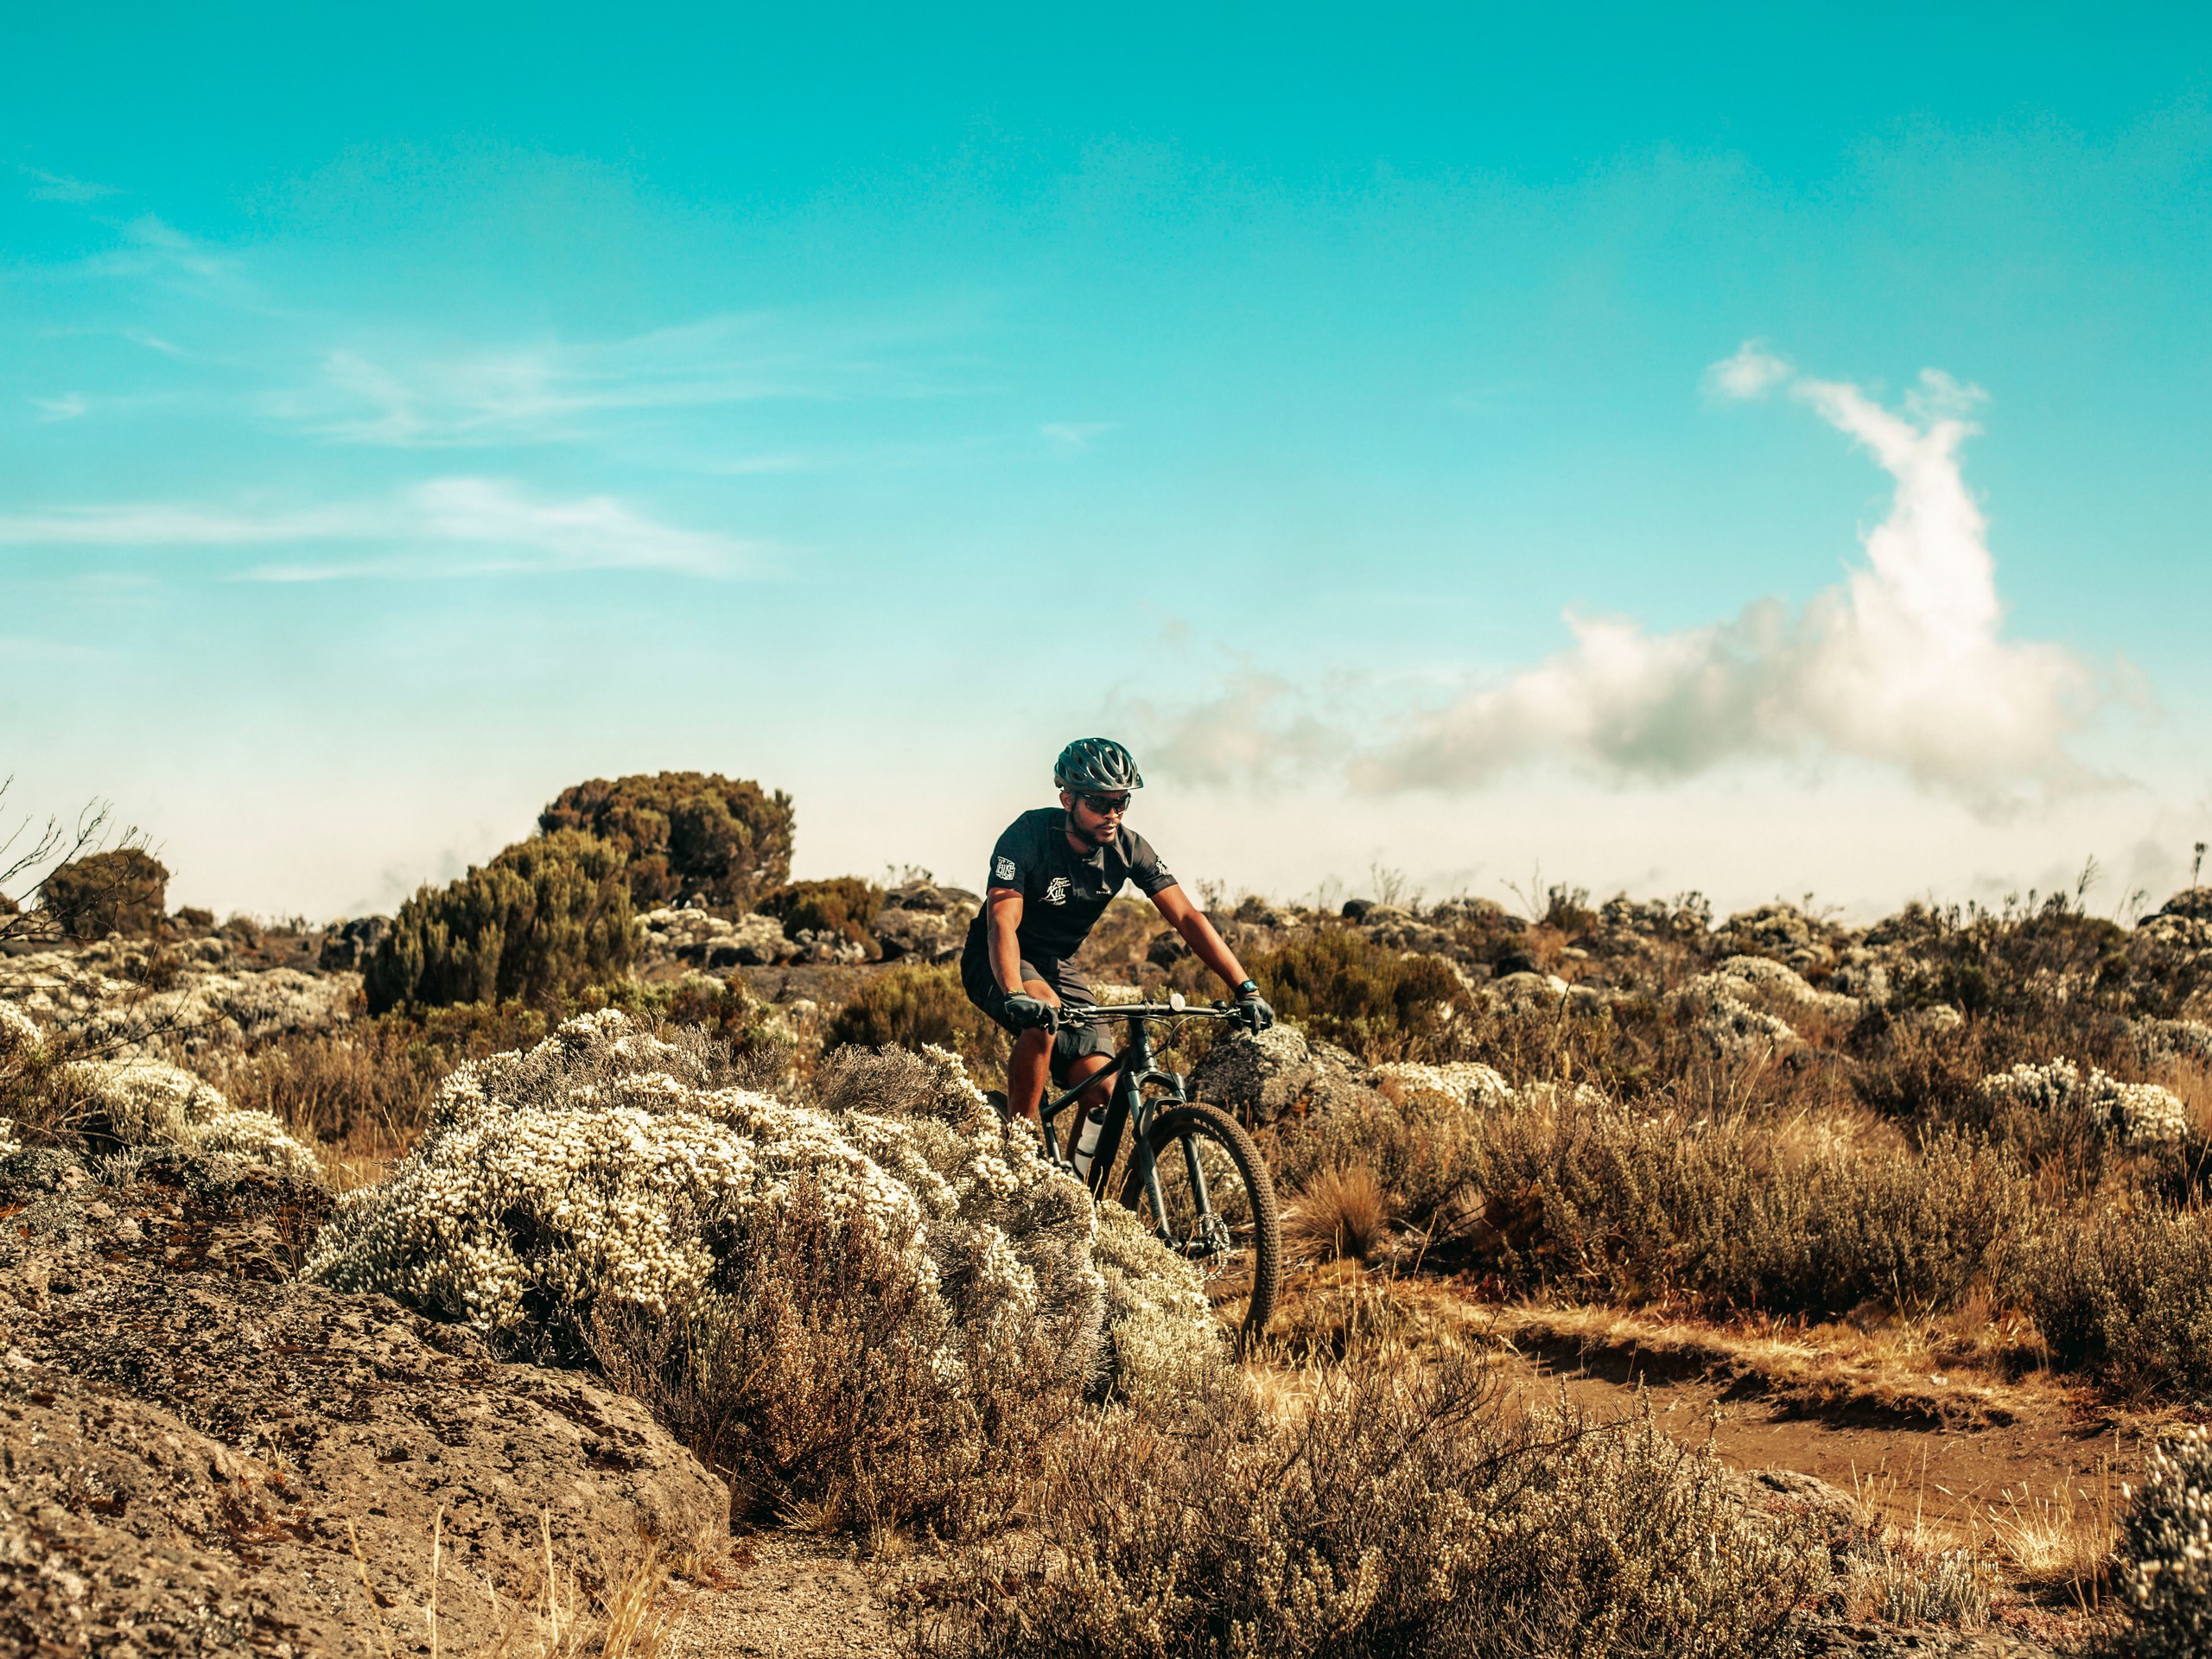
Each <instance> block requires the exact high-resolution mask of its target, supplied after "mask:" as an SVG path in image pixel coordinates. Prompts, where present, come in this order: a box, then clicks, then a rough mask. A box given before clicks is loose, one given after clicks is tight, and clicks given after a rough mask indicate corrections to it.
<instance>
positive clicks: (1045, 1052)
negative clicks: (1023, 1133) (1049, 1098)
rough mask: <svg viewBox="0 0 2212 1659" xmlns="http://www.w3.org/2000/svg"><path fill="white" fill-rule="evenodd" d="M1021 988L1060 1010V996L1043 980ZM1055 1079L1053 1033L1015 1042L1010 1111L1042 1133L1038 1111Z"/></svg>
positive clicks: (1009, 1082) (1008, 1070)
mask: <svg viewBox="0 0 2212 1659" xmlns="http://www.w3.org/2000/svg"><path fill="white" fill-rule="evenodd" d="M1021 988H1022V990H1023V991H1024V992H1025V993H1027V995H1031V996H1033V997H1035V998H1036V999H1037V1000H1038V1001H1039V1002H1043V1003H1045V1004H1046V1005H1048V1006H1049V1007H1055V1008H1057V1007H1059V1006H1060V994H1059V993H1058V991H1056V990H1054V989H1053V988H1052V987H1051V986H1049V985H1047V984H1046V982H1044V981H1043V980H1041V979H1025V980H1023V981H1022V982H1021ZM1051 1080H1052V1033H1051V1032H1049V1031H1025V1032H1023V1033H1021V1035H1020V1036H1019V1037H1017V1038H1015V1039H1014V1052H1013V1053H1012V1054H1011V1055H1010V1056H1008V1057H1007V1063H1006V1103H1007V1111H1008V1112H1010V1113H1012V1114H1013V1115H1014V1116H1017V1117H1026V1118H1027V1119H1028V1120H1029V1122H1030V1125H1031V1127H1032V1128H1036V1129H1037V1130H1038V1131H1039V1133H1042V1131H1043V1128H1044V1125H1043V1123H1042V1122H1041V1121H1040V1120H1039V1117H1038V1108H1039V1107H1040V1106H1042V1105H1043V1104H1044V1103H1045V1085H1046V1084H1047V1083H1048V1082H1050V1081H1051Z"/></svg>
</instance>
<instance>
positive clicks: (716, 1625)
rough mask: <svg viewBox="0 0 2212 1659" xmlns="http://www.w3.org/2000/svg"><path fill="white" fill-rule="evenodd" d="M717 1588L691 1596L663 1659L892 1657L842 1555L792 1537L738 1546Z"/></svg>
mask: <svg viewBox="0 0 2212 1659" xmlns="http://www.w3.org/2000/svg"><path fill="white" fill-rule="evenodd" d="M723 1567H724V1572H723V1573H722V1575H721V1576H722V1577H723V1579H724V1580H725V1582H724V1583H723V1584H722V1585H721V1586H718V1587H715V1588H712V1589H705V1588H702V1589H701V1590H700V1591H698V1592H696V1599H694V1601H693V1603H692V1605H691V1607H690V1611H689V1613H688V1614H687V1616H686V1617H685V1618H684V1619H683V1622H682V1623H681V1624H678V1625H677V1628H676V1630H674V1631H673V1632H672V1633H671V1637H670V1639H669V1643H668V1646H667V1647H666V1648H665V1649H663V1652H664V1655H665V1656H666V1659H751V1656H755V1655H758V1656H761V1659H860V1656H862V1655H866V1656H869V1659H874V1656H876V1655H890V1654H893V1653H895V1652H896V1651H897V1649H896V1647H895V1646H894V1644H893V1641H892V1637H891V1622H890V1620H889V1618H887V1617H886V1615H885V1613H884V1611H883V1607H882V1605H881V1604H880V1603H879V1602H878V1601H877V1600H876V1599H875V1598H874V1595H873V1594H871V1593H870V1592H869V1590H868V1580H866V1578H864V1577H863V1576H862V1575H861V1572H860V1570H859V1569H858V1568H857V1567H855V1566H854V1565H853V1562H852V1560H851V1558H850V1556H849V1554H847V1552H846V1549H845V1547H844V1546H843V1545H842V1543H839V1542H837V1541H834V1540H830V1539H825V1538H817V1537H813V1536H810V1535H804V1534H798V1533H761V1534H757V1535H753V1536H752V1537H750V1538H743V1539H740V1540H739V1541H737V1544H736V1547H735V1548H734V1551H733V1553H732V1554H731V1556H730V1558H729V1560H728V1561H727V1562H726V1563H724V1564H723Z"/></svg>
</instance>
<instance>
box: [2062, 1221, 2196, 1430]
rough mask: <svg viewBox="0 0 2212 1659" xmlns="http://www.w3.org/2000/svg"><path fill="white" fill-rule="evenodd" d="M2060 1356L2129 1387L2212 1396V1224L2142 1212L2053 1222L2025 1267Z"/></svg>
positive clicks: (2132, 1391)
mask: <svg viewBox="0 0 2212 1659" xmlns="http://www.w3.org/2000/svg"><path fill="white" fill-rule="evenodd" d="M2025 1288H2026V1293H2027V1294H2026V1297H2025V1300H2026V1302H2027V1305H2028V1310H2029V1312H2030V1313H2032V1314H2033V1315H2034V1316H2035V1321H2036V1324H2037V1326H2038V1327H2039V1328H2040V1329H2041V1330H2042V1332H2043V1335H2044V1341H2045V1342H2047V1343H2048V1344H2050V1355H2051V1358H2052V1359H2053V1360H2054V1361H2055V1362H2056V1363H2058V1364H2059V1365H2062V1366H2063V1367H2065V1368H2066V1369H2068V1370H2082V1371H2088V1372H2090V1373H2092V1374H2093V1375H2094V1376H2097V1377H2098V1378H2099V1379H2100V1380H2101V1381H2102V1382H2103V1383H2105V1384H2106V1385H2107V1387H2109V1388H2112V1389H2115V1390H2117V1391H2118V1392H2120V1394H2123V1395H2128V1396H2131V1397H2134V1398H2139V1399H2148V1398H2152V1397H2157V1398H2162V1399H2177V1398H2178V1399H2184V1400H2190V1401H2196V1402H2212V1223H2209V1222H2208V1220H2207V1218H2206V1217H2205V1216H2203V1215H2202V1214H2201V1213H2193V1212H2181V1213H2175V1212H2171V1211H2160V1210H2150V1209H2145V1210H2135V1211H2118V1212H2111V1213H2107V1214H2106V1215H2104V1216H2102V1217H2099V1218H2098V1219H2097V1220H2096V1221H2094V1223H2092V1224H2089V1225H2087V1226H2075V1225H2064V1226H2060V1227H2056V1228H2054V1229H2053V1230H2051V1231H2050V1234H2049V1235H2048V1236H2046V1237H2044V1238H2043V1239H2042V1240H2040V1241H2039V1242H2038V1243H2037V1247H2036V1249H2035V1250H2034V1252H2033V1254H2032V1255H2031V1259H2030V1261H2029V1263H2028V1268H2027V1273H2026V1287H2025Z"/></svg>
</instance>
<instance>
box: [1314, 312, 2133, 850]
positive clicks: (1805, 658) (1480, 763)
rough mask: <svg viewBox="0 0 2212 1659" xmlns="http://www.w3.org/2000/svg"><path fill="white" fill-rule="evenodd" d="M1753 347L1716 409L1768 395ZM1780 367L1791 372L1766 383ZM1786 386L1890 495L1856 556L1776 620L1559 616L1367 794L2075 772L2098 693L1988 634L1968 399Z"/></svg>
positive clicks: (1754, 616) (1925, 385)
mask: <svg viewBox="0 0 2212 1659" xmlns="http://www.w3.org/2000/svg"><path fill="white" fill-rule="evenodd" d="M1779 362H1780V359H1775V358H1772V357H1770V356H1769V355H1767V354H1766V353H1763V352H1759V351H1758V350H1756V348H1752V347H1747V348H1746V350H1745V351H1744V352H1738V353H1737V354H1736V356H1735V357H1733V358H1731V359H1728V360H1727V361H1726V362H1725V363H1722V364H1718V365H1714V368H1713V371H1712V372H1711V373H1710V374H1709V375H1708V384H1709V385H1717V386H1719V388H1721V389H1722V390H1723V391H1726V392H1727V393H1728V394H1729V395H1731V396H1742V395H1748V394H1747V393H1746V392H1745V391H1744V390H1743V389H1745V388H1751V389H1753V390H1757V389H1759V388H1763V387H1764V386H1766V385H1770V384H1772V383H1773V379H1774V376H1775V374H1776V373H1777V365H1779ZM1781 372H1787V371H1781ZM1789 390H1790V392H1791V394H1792V395H1793V396H1794V397H1796V398H1798V399H1800V400H1802V402H1804V403H1805V404H1808V405H1809V406H1810V407H1812V408H1813V409H1814V410H1816V411H1817V412H1818V413H1819V414H1820V415H1821V417H1822V418H1823V419H1825V420H1827V422H1828V423H1830V424H1831V425H1833V426H1834V427H1835V428H1837V429H1839V430H1840V431H1842V432H1844V433H1846V434H1847V435H1849V436H1851V437H1852V438H1853V440H1855V441H1856V442H1858V443H1859V445H1860V446H1861V447H1862V448H1865V449H1866V451H1867V452H1868V453H1870V454H1872V456H1873V457H1874V459H1875V461H1878V463H1879V464H1880V465H1881V467H1883V468H1884V469H1885V471H1886V472H1888V473H1889V474H1891V478H1892V479H1893V480H1895V482H1896V489H1895V493H1894V495H1893V497H1892V499H1891V505H1890V511H1889V513H1888V516H1887V517H1886V518H1884V519H1883V521H1882V522H1881V523H1880V524H1878V525H1876V526H1875V527H1874V528H1873V529H1872V531H1868V532H1867V533H1866V536H1865V537H1864V543H1865V547H1866V564H1865V565H1864V566H1863V567H1860V568H1858V569H1853V570H1852V571H1851V572H1850V574H1849V575H1848V577H1847V580H1846V582H1845V583H1844V584H1843V585H1842V586H1841V587H1840V588H1831V589H1829V590H1827V591H1826V592H1824V593H1822V594H1819V595H1817V596H1816V597H1815V599H1814V600H1813V601H1811V602H1810V603H1809V604H1808V605H1807V606H1806V607H1804V608H1803V610H1802V611H1801V612H1798V613H1795V614H1792V613H1790V611H1789V608H1788V607H1786V606H1784V605H1783V603H1781V602H1780V601H1777V600H1771V599H1768V600H1761V601H1756V602H1754V603H1752V604H1751V605H1748V606H1746V607H1745V608H1744V610H1743V611H1741V612H1740V613H1738V615H1736V616H1735V617H1734V618H1732V620H1728V621H1726V622H1720V623H1716V624H1713V625H1711V626H1705V627H1699V628H1690V629H1685V630H1682V631H1681V632H1673V633H1662V634H1654V633H1650V632H1646V631H1645V630H1644V628H1643V626H1641V625H1640V624H1638V623H1636V622H1634V621H1631V620H1625V619H1619V618H1606V617H1586V616H1579V615H1575V614H1572V613H1570V614H1569V615H1568V617H1567V626H1568V627H1569V629H1570V630H1571V631H1572V632H1573V635H1574V644H1573V645H1572V646H1571V647H1570V648H1569V649H1567V650H1566V651H1564V652H1560V653H1559V654H1558V655H1556V656H1554V657H1553V658H1551V659H1550V660H1549V661H1548V662H1545V663H1543V664H1541V665H1539V666H1538V667H1536V668H1534V669H1531V670H1529V671H1526V672H1523V673H1521V674H1517V675H1516V676H1514V677H1511V678H1510V679H1509V680H1507V681H1506V682H1505V683H1503V684H1499V685H1494V686H1490V687H1485V688H1483V689H1479V690H1473V691H1470V692H1469V693H1467V694H1466V695H1465V696H1462V697H1460V698H1459V700H1458V701H1457V702H1453V703H1452V704H1451V705H1449V706H1448V707H1446V708H1445V709H1440V710H1438V711H1435V712H1433V713H1432V714H1430V715H1427V716H1425V717H1422V718H1421V719H1419V720H1418V721H1416V722H1415V725H1414V730H1413V731H1412V733H1411V734H1409V735H1408V737H1406V738H1405V739H1404V740H1403V741H1401V742H1398V743H1396V744H1395V745H1392V746H1390V747H1387V748H1385V749H1383V751H1381V752H1380V753H1374V754H1372V755H1370V756H1369V757H1368V758H1366V759H1365V760H1363V762H1362V763H1361V764H1360V765H1359V766H1357V768H1356V769H1355V775H1356V777H1357V779H1358V780H1359V781H1360V782H1361V783H1362V784H1363V785H1365V786H1367V787H1369V788H1370V789H1374V790H1378V791H1402V790H1408V789H1441V790H1459V789H1467V788H1472V787H1476V786H1478V785H1484V784H1487V783H1489V782H1490V781H1491V780H1492V779H1495V778H1497V776H1499V775H1500V774H1501V773H1503V772H1506V771H1508V770H1509V769H1510V768H1513V767H1515V766H1520V765H1522V764H1525V763H1529V762H1535V761H1539V760H1549V759H1565V760H1573V761H1579V762H1582V763H1585V764H1587V765H1591V766H1595V767H1596V768H1598V769H1599V771H1600V772H1605V773H1609V774H1611V775H1614V776H1621V777H1643V778H1647V779H1668V778H1682V777H1688V776H1690V775H1692V774H1694V773H1697V772H1704V771H1707V770H1708V769H1709V768H1712V767H1714V766H1719V765H1721V764H1723V763H1725V762H1728V761H1732V760H1739V759H1745V758H1751V757H1759V756H1782V757H1809V756H1815V755H1819V754H1823V753H1828V754H1836V755H1847V756H1853V757H1857V758H1859V759H1862V760H1870V761H1873V762H1876V763H1878V764H1881V765H1885V766H1891V767H1895V768H1897V770H1899V771H1901V772H1904V773H1905V774H1906V775H1908V776H1909V777H1910V778H1912V779H1915V780H1916V781H1917V782H1919V783H1921V784H1923V785H1929V786H1933V787H1936V788H1938V789H1942V790H1943V791H1948V792H1951V793H1954V794H1956V795H1957V796H1959V797H1961V798H1963V799H1966V800H1968V801H1970V802H1973V803H1975V804H1979V805H1981V806H1984V807H1994V806H1997V805H1999V804H2004V803H2005V802H2007V801H2009V800H2012V799H2013V798H2017V797H2018V794H2019V792H2020V791H2021V790H2022V789H2023V788H2024V787H2028V786H2031V785H2038V786H2045V787H2048V786H2051V785H2058V784H2062V783H2063V782H2065V781H2067V780H2069V779H2073V778H2075V777H2076V776H2077V775H2078V774H2077V772H2076V768H2075V766H2073V764H2072V762H2071V761H2070V760H2069V758H2068V756H2067V754H2066V752H2065V748H2064V740H2065V739H2066V737H2067V736H2068V735H2069V733H2070V732H2071V731H2072V730H2074V729H2075V727H2076V726H2077V724H2078V723H2079V721H2080V720H2081V719H2082V716H2083V715H2085V713H2086V711H2087V709H2088V705H2089V704H2090V703H2091V702H2093V701H2094V698H2095V696H2096V695H2097V694H2098V691H2099V686H2098V683H2097V680H2096V677H2095V676H2094V675H2093V674H2092V672H2091V671H2089V670H2088V667H2087V666H2086V665H2085V664H2082V663H2081V662H2080V661H2079V660H2078V659H2076V658H2074V657H2073V656H2072V655H2071V654H2069V652H2066V651H2065V650H2063V648H2061V647H2059V646H2057V645H2048V644H2043V643H2038V642H2035V641H2024V640H2008V639H2005V638H2004V637H2003V635H2002V622H2003V607H2002V606H2001V605H2000V604H1999V600H1998V594H1997V585H1996V568H1995V562H1994V560H1993V558H1992V557H1991V556H1990V552H1989V548H1988V542H1987V534H1986V531H1987V526H1986V523H1985V521H1984V519H1983V517H1982V514H1981V510H1980V507H1979V506H1978V505H1976V503H1975V501H1974V497H1973V495H1972V493H1970V492H1969V491H1968V490H1967V486H1966V482H1965V480H1964V478H1963V476H1962V475H1961V471H1960V460H1959V449H1960V446H1961V443H1962V442H1964V441H1965V439H1966V438H1967V436H1968V435H1970V434H1971V433H1973V432H1974V427H1973V426H1971V425H1970V424H1969V423H1967V420H1966V418H1965V416H1966V411H1967V410H1968V409H1969V408H1971V407H1972V406H1973V404H1974V403H1976V402H1978V401H1979V400H1980V396H1981V394H1980V392H1978V391H1974V390H1973V389H1972V388H1967V387H1962V386H1960V385H1957V384H1956V383H1955V382H1953V381H1952V380H1950V379H1949V378H1948V377H1946V376H1944V375H1942V374H1940V373H1937V372H1933V371H1930V372H1927V373H1925V374H1923V376H1922V378H1921V382H1920V385H1919V386H1918V387H1917V388H1916V390H1915V391H1913V392H1912V393H1910V395H1909V396H1908V397H1906V399H1905V400H1904V408H1903V409H1902V410H1890V409H1885V408H1884V407H1882V406H1881V405H1880V404H1877V403H1875V402H1874V401H1873V400H1872V399H1871V398H1869V397H1867V396H1866V394H1865V393H1863V392H1862V391H1859V388H1858V387H1856V386H1853V385H1846V384H1843V383H1840V382H1834V381H1821V380H1812V379H1805V378H1798V379H1795V380H1793V381H1791V382H1790V383H1789Z"/></svg>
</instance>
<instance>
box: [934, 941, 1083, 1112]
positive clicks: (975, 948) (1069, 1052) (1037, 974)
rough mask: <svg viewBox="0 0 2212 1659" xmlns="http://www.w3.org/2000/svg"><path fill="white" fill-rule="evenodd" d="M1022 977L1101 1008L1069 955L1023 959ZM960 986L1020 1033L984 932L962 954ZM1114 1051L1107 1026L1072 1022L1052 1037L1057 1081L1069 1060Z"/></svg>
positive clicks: (1072, 1001)
mask: <svg viewBox="0 0 2212 1659" xmlns="http://www.w3.org/2000/svg"><path fill="white" fill-rule="evenodd" d="M1021 976H1022V978H1024V979H1025V980H1029V979H1034V980H1039V981H1042V982H1044V983H1045V984H1047V985H1049V986H1051V987H1052V989H1053V990H1054V991H1055V992H1057V993H1058V995H1059V999H1060V1001H1062V1002H1064V1003H1066V1004H1067V1005H1069V1006H1070V1007H1084V1008H1091V1007H1097V1006H1098V999H1097V997H1096V996H1095V995H1092V994H1091V989H1090V985H1089V984H1087V983H1086V982H1084V977H1083V976H1082V975H1080V974H1078V973H1077V972H1076V970H1075V969H1074V968H1073V967H1072V966H1071V965H1070V963H1069V962H1068V959H1067V958H1066V957H1023V958H1022V959H1021ZM960 988H962V989H963V990H964V991H966V992H967V993H968V1000H969V1001H970V1002H973V1003H974V1004H975V1005H976V1007H979V1008H981V1009H982V1011H983V1012H984V1013H985V1014H988V1015H990V1016H991V1019H992V1020H994V1021H995V1023H996V1024H997V1025H998V1026H999V1027H1001V1028H1002V1029H1003V1030H1006V1031H1008V1032H1012V1033H1014V1034H1015V1035H1017V1036H1019V1035H1020V1028H1019V1027H1016V1026H1015V1025H1014V1022H1013V1021H1012V1020H1008V1019H1007V1017H1006V993H1005V992H1004V991H1002V990H1001V989H1000V988H999V982H998V976H997V975H995V974H994V973H993V972H992V971H991V957H990V951H989V950H988V947H987V946H985V945H984V944H983V943H982V937H981V935H980V934H979V933H976V932H970V933H969V936H968V943H967V946H966V948H965V949H963V950H962V951H961V953H960ZM1113 1052H1114V1040H1113V1039H1112V1038H1111V1037H1109V1035H1108V1034H1107V1033H1106V1032H1105V1030H1104V1029H1103V1027H1099V1026H1097V1025H1095V1024H1092V1025H1081V1026H1069V1027H1065V1029H1063V1030H1062V1031H1061V1032H1060V1033H1059V1035H1058V1036H1057V1037H1056V1038H1054V1039H1052V1080H1053V1081H1054V1082H1056V1083H1058V1084H1065V1083H1066V1082H1067V1070H1068V1065H1069V1064H1070V1063H1071V1061H1073V1060H1075V1059H1076V1058H1077V1057H1079V1056H1081V1055H1084V1054H1097V1055H1100V1056H1103V1057H1109V1058H1110V1057H1111V1056H1112V1054H1113Z"/></svg>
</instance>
